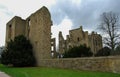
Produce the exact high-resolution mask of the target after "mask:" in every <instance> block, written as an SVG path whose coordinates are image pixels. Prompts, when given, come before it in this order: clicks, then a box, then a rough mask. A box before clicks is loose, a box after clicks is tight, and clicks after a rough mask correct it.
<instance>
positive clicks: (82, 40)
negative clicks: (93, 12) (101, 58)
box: [59, 26, 102, 54]
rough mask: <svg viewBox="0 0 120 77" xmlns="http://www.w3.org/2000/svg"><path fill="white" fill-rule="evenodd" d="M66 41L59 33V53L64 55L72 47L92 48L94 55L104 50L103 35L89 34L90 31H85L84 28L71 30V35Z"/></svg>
mask: <svg viewBox="0 0 120 77" xmlns="http://www.w3.org/2000/svg"><path fill="white" fill-rule="evenodd" d="M66 37H67V38H66V40H65V39H64V38H63V36H62V32H59V53H60V54H63V53H65V51H66V50H69V49H70V48H71V47H74V46H79V45H86V46H87V47H90V48H91V51H92V52H93V54H96V52H97V51H98V50H100V49H101V48H102V37H101V35H99V34H97V33H95V32H92V33H91V34H88V31H83V29H82V26H80V28H77V29H73V30H69V35H67V36H66Z"/></svg>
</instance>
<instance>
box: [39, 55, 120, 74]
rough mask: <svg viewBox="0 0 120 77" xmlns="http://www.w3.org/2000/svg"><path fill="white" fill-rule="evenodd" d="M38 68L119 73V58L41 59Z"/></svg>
mask: <svg viewBox="0 0 120 77" xmlns="http://www.w3.org/2000/svg"><path fill="white" fill-rule="evenodd" d="M40 61H41V62H40V63H41V64H40V66H45V67H56V68H67V69H77V70H89V71H102V72H114V73H120V56H116V57H90V58H65V59H41V60H40Z"/></svg>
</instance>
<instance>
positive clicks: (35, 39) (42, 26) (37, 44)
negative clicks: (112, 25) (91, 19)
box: [6, 6, 120, 73]
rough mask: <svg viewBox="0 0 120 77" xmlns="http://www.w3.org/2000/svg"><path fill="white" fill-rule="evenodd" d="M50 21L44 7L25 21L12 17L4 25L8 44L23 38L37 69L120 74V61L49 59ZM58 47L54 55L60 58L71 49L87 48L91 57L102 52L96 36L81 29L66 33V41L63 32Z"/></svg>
mask: <svg viewBox="0 0 120 77" xmlns="http://www.w3.org/2000/svg"><path fill="white" fill-rule="evenodd" d="M51 26H52V20H51V15H50V12H49V10H48V9H47V8H46V7H45V6H43V7H42V8H41V9H39V10H37V11H36V12H35V13H33V14H31V15H30V16H29V17H27V18H26V19H22V18H21V17H18V16H15V17H13V18H12V19H11V20H10V21H9V22H8V23H7V25H6V46H7V42H9V41H10V40H14V38H15V37H16V36H18V35H24V36H25V37H26V38H27V39H29V40H30V42H31V44H32V46H33V53H34V56H35V58H36V61H37V66H46V67H57V68H69V69H80V70H92V71H107V72H118V73H120V57H117V56H114V57H112V56H110V57H89V58H61V59H57V58H54V59H53V58H52V56H51V54H52V53H54V54H55V53H56V40H55V38H51V34H52V33H51ZM58 36H59V37H58V39H59V45H58V48H59V49H58V51H57V53H59V54H61V55H62V54H63V53H64V52H65V50H68V49H69V48H71V47H74V46H79V45H86V46H87V47H90V48H91V51H92V52H93V54H95V53H96V52H97V51H98V50H99V49H101V48H102V37H101V35H99V34H97V33H96V32H92V33H88V31H83V29H82V26H81V27H80V28H78V29H73V30H70V31H69V35H67V36H66V39H64V38H63V35H62V32H59V34H58Z"/></svg>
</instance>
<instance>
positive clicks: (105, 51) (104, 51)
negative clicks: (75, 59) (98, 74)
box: [95, 47, 111, 56]
mask: <svg viewBox="0 0 120 77" xmlns="http://www.w3.org/2000/svg"><path fill="white" fill-rule="evenodd" d="M110 54H111V49H110V48H108V47H104V48H102V49H100V50H99V51H98V52H97V53H96V54H95V56H109V55H110Z"/></svg>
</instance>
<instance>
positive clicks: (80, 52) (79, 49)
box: [63, 45, 93, 58]
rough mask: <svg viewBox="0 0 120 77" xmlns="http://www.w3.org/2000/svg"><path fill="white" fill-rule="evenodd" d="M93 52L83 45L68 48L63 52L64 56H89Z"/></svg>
mask: <svg viewBox="0 0 120 77" xmlns="http://www.w3.org/2000/svg"><path fill="white" fill-rule="evenodd" d="M92 55H93V53H92V52H91V51H90V48H88V47H86V46H85V45H80V46H75V47H72V48H70V49H69V50H68V51H66V52H65V53H64V54H63V57H64V58H76V57H90V56H92Z"/></svg>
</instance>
